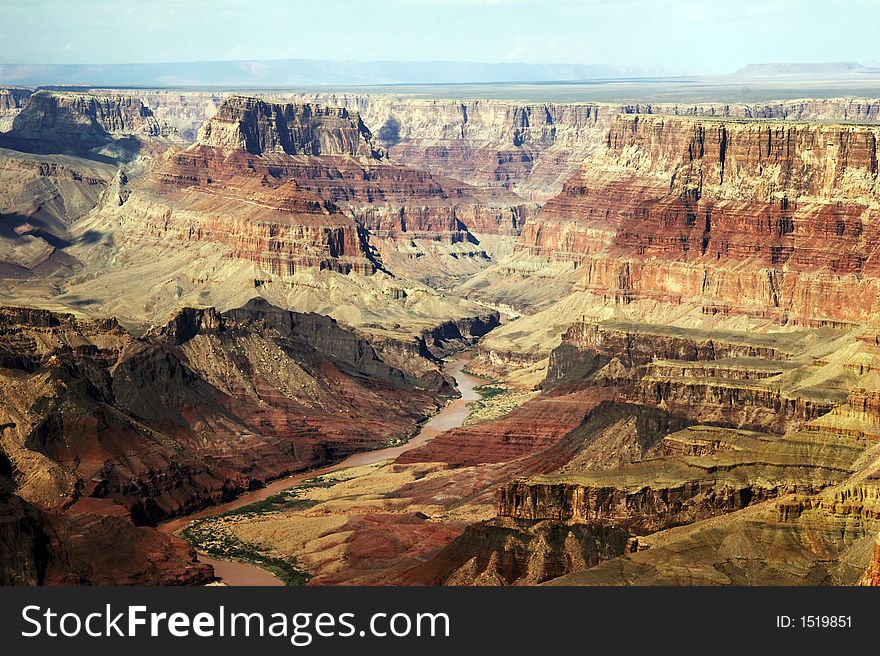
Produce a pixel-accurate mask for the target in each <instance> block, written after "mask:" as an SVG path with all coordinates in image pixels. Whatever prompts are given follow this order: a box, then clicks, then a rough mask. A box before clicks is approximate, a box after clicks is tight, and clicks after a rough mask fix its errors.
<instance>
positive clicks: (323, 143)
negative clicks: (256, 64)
mask: <svg viewBox="0 0 880 656" xmlns="http://www.w3.org/2000/svg"><path fill="white" fill-rule="evenodd" d="M198 140H199V143H201V144H203V145H205V146H210V147H214V148H222V149H227V150H244V151H246V152H248V153H251V154H252V155H262V154H264V153H284V154H287V155H313V156H320V155H347V156H349V157H357V158H364V159H376V160H381V159H383V158H384V157H385V153H384V152H383V150H382V148H381V146H380V145H378V144H377V143H376V142H375V141H374V139H373V135H372V133H371V132H370V131H369V130H368V129H367V127H366V126H365V125H364V123H363V121H361V119H360V116H358V114H357V113H356V112H349V111H348V110H347V109H345V108H342V107H328V106H324V105H318V104H277V103H267V102H265V101H263V100H260V99H258V98H253V97H248V96H231V97H229V98H226V99H225V100H224V101H223V104H222V105H221V106H220V109H219V111H218V112H217V114H215V115H214V116H213V117H212V118H211V120H210V121H208V122H207V123H205V125H204V127H203V128H202V129H201V130H200V132H199V136H198Z"/></svg>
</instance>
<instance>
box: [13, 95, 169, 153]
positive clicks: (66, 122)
mask: <svg viewBox="0 0 880 656" xmlns="http://www.w3.org/2000/svg"><path fill="white" fill-rule="evenodd" d="M10 134H11V135H13V136H15V137H17V138H19V139H28V140H35V141H42V142H47V143H56V144H64V145H71V146H82V147H86V148H93V147H95V146H100V145H102V144H104V143H106V142H107V141H108V140H109V139H112V138H113V137H119V136H125V135H134V136H139V137H144V138H149V137H159V136H162V135H163V126H162V125H161V124H160V123H159V122H158V121H157V120H156V118H155V117H154V116H153V112H152V111H150V109H149V108H148V107H146V106H145V105H144V104H143V103H142V102H141V101H140V100H139V99H137V98H135V97H132V96H130V95H121V94H118V95H109V94H108V95H102V96H98V95H92V94H88V93H73V92H63V93H62V92H54V91H38V92H36V93H34V94H33V95H31V96H30V97H29V98H28V100H27V103H26V104H25V105H24V107H23V109H22V110H21V111H20V112H19V113H18V114H17V115H16V116H15V118H14V119H13V122H12V129H11V131H10ZM164 134H167V130H166V131H165V133H164Z"/></svg>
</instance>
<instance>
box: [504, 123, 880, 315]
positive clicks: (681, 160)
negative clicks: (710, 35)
mask: <svg viewBox="0 0 880 656" xmlns="http://www.w3.org/2000/svg"><path fill="white" fill-rule="evenodd" d="M878 134H880V132H878V129H877V128H872V127H865V126H846V125H818V124H784V123H757V122H726V121H705V120H696V119H683V118H671V117H660V116H618V117H617V118H615V120H614V121H613V123H612V126H611V129H610V130H609V132H608V135H607V138H606V147H605V149H603V150H602V151H599V152H597V153H596V154H594V155H593V156H592V157H591V158H590V160H589V161H588V162H586V163H585V165H584V167H583V169H582V171H581V173H579V174H578V175H576V176H575V177H573V178H572V179H571V180H570V181H569V182H568V183H566V185H565V188H564V189H563V191H562V193H561V194H559V196H557V197H556V198H554V199H552V200H550V201H548V203H547V204H546V205H545V206H544V207H543V209H542V211H541V214H540V216H539V217H538V218H536V219H535V220H534V221H530V222H528V223H527V225H526V226H525V228H524V231H523V236H522V239H521V243H520V245H519V248H521V249H522V250H523V251H524V252H528V253H530V254H533V255H542V256H549V257H551V258H563V259H565V260H569V261H574V262H576V264H577V266H579V267H580V268H581V269H582V271H583V284H584V285H585V286H586V288H588V289H592V290H595V291H596V293H598V294H604V295H606V296H607V297H609V298H611V299H614V301H615V302H617V303H620V304H626V303H630V302H632V301H633V300H634V299H638V298H656V299H660V300H665V301H670V302H673V303H702V304H703V305H704V306H705V307H707V308H710V309H712V310H713V311H719V308H720V310H722V311H724V312H733V313H743V314H753V315H757V316H770V317H775V318H776V319H778V320H780V321H801V322H804V323H809V322H811V321H819V320H850V321H864V320H866V319H867V318H868V317H869V316H870V314H871V312H872V310H873V308H874V299H875V298H876V296H877V292H878V279H877V260H876V252H875V250H876V249H875V248H874V246H873V244H874V243H875V241H876V239H875V238H874V237H873V236H872V235H873V232H872V231H873V230H874V227H875V226H876V225H877V223H878V222H877V210H876V207H875V205H876V198H877V193H878V191H877V136H878Z"/></svg>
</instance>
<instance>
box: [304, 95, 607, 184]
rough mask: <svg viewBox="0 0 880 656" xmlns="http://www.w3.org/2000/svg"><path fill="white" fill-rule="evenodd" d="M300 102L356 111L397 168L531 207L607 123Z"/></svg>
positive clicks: (499, 105)
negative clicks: (512, 195)
mask: <svg viewBox="0 0 880 656" xmlns="http://www.w3.org/2000/svg"><path fill="white" fill-rule="evenodd" d="M301 97H303V98H305V99H315V100H317V101H319V102H325V103H328V104H333V105H341V106H345V107H350V108H354V109H357V111H358V112H359V113H360V114H361V116H362V117H363V119H364V121H365V122H366V123H367V125H369V126H370V128H371V129H372V130H373V131H374V133H375V134H376V135H377V137H378V138H379V139H380V140H381V141H382V143H384V144H385V146H386V147H387V148H388V153H389V156H390V157H391V158H392V159H394V160H395V161H398V162H400V163H403V164H408V165H411V166H417V167H419V168H425V169H427V170H429V171H432V172H434V173H438V174H441V175H448V176H450V177H453V178H456V179H458V180H462V181H464V182H467V183H469V184H473V185H477V186H481V187H487V188H491V187H496V188H506V189H510V190H513V191H516V192H517V193H519V194H520V195H521V196H523V197H524V198H531V199H542V198H544V197H546V196H547V195H548V194H550V193H552V191H553V190H554V188H556V187H557V186H558V185H560V184H561V183H562V181H563V180H564V179H565V178H566V177H567V176H568V175H570V174H571V173H572V172H573V171H574V170H575V169H576V167H577V166H578V164H579V163H580V161H582V160H583V158H584V157H585V156H586V155H587V153H589V152H590V150H591V149H592V148H593V147H595V146H596V145H598V144H599V142H600V139H601V131H602V130H601V127H602V126H601V125H600V121H604V120H606V119H605V116H606V109H605V108H602V109H601V110H600V107H599V106H598V105H595V104H582V105H564V104H543V103H534V104H529V103H514V102H509V101H497V100H468V101H453V100H423V99H415V98H394V97H383V96H355V95H340V94H303V95H302V96H301ZM611 111H612V110H610V109H609V110H607V116H611ZM600 113H601V115H602V117H601V118H600Z"/></svg>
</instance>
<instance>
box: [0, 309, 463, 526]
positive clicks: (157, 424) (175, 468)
mask: <svg viewBox="0 0 880 656" xmlns="http://www.w3.org/2000/svg"><path fill="white" fill-rule="evenodd" d="M2 320H3V334H2V337H3V339H2V343H3V346H2V350H0V353H2V366H3V370H2V373H3V375H2V379H3V380H2V383H0V384H2V387H3V389H4V399H5V402H4V404H3V406H2V409H0V412H2V422H0V423H2V425H3V426H4V432H3V437H2V446H3V451H4V452H5V453H6V454H7V455H8V457H9V459H10V461H11V463H12V466H13V468H14V470H15V472H16V480H17V481H18V484H17V488H16V493H17V494H19V495H21V496H22V497H24V498H25V499H27V500H28V501H30V502H32V503H34V504H36V505H38V506H40V507H41V508H43V509H45V510H59V509H62V508H70V509H71V510H72V511H73V512H102V513H104V514H121V515H124V516H129V517H130V518H131V519H132V520H133V521H135V522H136V523H151V522H156V521H158V520H161V519H163V518H166V517H169V516H173V515H176V514H180V513H184V512H188V511H192V510H193V509H195V508H198V507H200V506H203V505H205V504H207V503H210V502H217V501H220V500H221V499H223V498H228V497H229V496H230V495H233V494H235V493H237V492H240V491H242V490H245V489H248V488H249V487H252V486H254V485H259V484H260V483H261V482H263V481H265V480H267V479H269V478H273V477H277V476H280V475H282V474H284V473H287V472H291V471H295V470H298V469H303V468H307V467H314V466H318V465H321V464H323V463H326V462H328V461H332V460H335V459H338V458H341V457H344V456H345V455H347V454H349V453H351V452H353V451H355V450H359V449H365V448H370V447H374V446H378V445H380V444H382V443H383V442H385V441H386V440H388V439H391V438H397V439H399V438H402V437H405V436H407V435H409V434H410V433H411V432H412V431H413V430H414V428H415V427H416V425H417V422H418V421H419V420H421V419H422V418H423V417H424V416H425V414H426V413H429V412H432V411H433V410H434V408H435V407H436V405H435V404H436V403H437V398H438V394H442V393H443V392H444V390H445V389H446V383H445V381H444V380H443V379H442V378H441V377H439V376H436V375H434V376H433V377H432V376H431V375H430V374H429V375H426V376H424V377H422V378H421V379H415V378H413V377H411V376H409V375H407V374H404V373H403V372H401V371H400V370H397V369H394V368H392V367H389V366H388V365H387V364H385V363H384V362H383V361H382V360H380V359H379V358H378V357H377V356H376V354H375V352H374V351H373V350H372V348H371V347H370V346H369V345H368V344H367V343H366V342H365V341H364V340H362V339H360V338H358V337H356V336H355V335H353V334H352V333H351V332H349V331H346V330H343V329H342V328H339V327H338V326H337V325H336V324H335V322H333V320H331V319H329V318H326V317H320V316H317V315H307V314H306V315H298V314H295V313H290V312H286V311H281V310H278V309H277V308H273V307H272V306H269V305H267V304H265V303H254V304H252V305H249V306H247V307H245V308H243V309H241V310H235V311H231V312H228V313H225V314H223V315H220V314H219V313H217V312H216V311H213V310H211V309H208V310H185V311H183V312H182V313H181V314H179V315H178V316H176V317H175V318H174V319H173V320H172V321H171V322H170V323H169V324H168V325H166V326H165V327H163V328H161V329H158V330H156V331H155V332H153V333H151V334H149V335H147V336H146V337H144V338H141V339H136V338H133V337H132V336H130V335H129V334H128V333H127V332H126V331H125V330H124V329H122V328H121V327H120V326H119V325H118V324H117V323H116V322H115V321H113V320H95V321H77V320H75V319H74V318H73V317H71V316H69V315H57V314H53V313H50V312H47V311H42V310H27V309H17V308H4V309H3V311H2Z"/></svg>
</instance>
